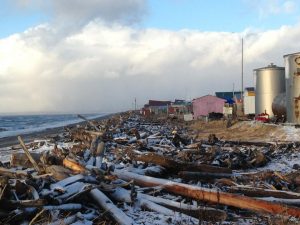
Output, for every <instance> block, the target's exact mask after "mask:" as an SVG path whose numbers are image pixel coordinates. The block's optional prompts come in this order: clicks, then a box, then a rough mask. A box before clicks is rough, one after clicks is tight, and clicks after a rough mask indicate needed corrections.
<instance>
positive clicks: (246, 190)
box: [229, 186, 300, 199]
mask: <svg viewBox="0 0 300 225" xmlns="http://www.w3.org/2000/svg"><path fill="white" fill-rule="evenodd" d="M229 192H232V193H242V194H244V195H246V196H250V197H274V198H284V199H300V193H296V192H291V191H278V190H267V189H262V188H255V187H246V186H232V187H230V189H229Z"/></svg>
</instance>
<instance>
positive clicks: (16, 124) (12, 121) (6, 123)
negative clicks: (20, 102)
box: [0, 113, 107, 138]
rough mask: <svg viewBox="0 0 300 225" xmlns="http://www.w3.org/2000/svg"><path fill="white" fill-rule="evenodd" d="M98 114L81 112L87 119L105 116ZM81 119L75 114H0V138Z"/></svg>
mask: <svg viewBox="0 0 300 225" xmlns="http://www.w3.org/2000/svg"><path fill="white" fill-rule="evenodd" d="M106 114H107V113H102V114H101V113H100V114H81V115H83V116H84V117H86V118H88V119H94V118H98V117H101V116H105V115H106ZM81 121H83V120H82V119H80V118H78V117H77V114H57V115H55V114H53V115H52V114H51V115H16V116H0V138H3V137H9V136H15V135H19V134H28V133H32V132H36V131H42V130H46V129H48V128H55V127H61V126H66V125H70V124H74V123H78V122H81Z"/></svg>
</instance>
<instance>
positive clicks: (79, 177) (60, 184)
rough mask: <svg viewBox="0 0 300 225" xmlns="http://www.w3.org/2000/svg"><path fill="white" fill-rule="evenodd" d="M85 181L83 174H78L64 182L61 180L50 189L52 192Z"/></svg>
mask: <svg viewBox="0 0 300 225" xmlns="http://www.w3.org/2000/svg"><path fill="white" fill-rule="evenodd" d="M83 180H84V176H83V175H82V174H77V175H75V176H71V177H68V178H66V179H64V180H61V181H59V182H57V183H54V184H51V185H50V188H51V189H52V190H54V189H63V188H64V187H65V186H68V185H70V184H73V183H75V182H79V181H83Z"/></svg>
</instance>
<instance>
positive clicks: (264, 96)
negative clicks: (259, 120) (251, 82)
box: [254, 63, 285, 118]
mask: <svg viewBox="0 0 300 225" xmlns="http://www.w3.org/2000/svg"><path fill="white" fill-rule="evenodd" d="M254 75H255V114H256V115H257V114H260V113H264V112H266V113H268V114H269V115H270V118H272V117H274V114H273V111H272V103H273V100H274V98H275V97H276V96H277V95H278V94H280V93H283V92H285V76H284V67H278V66H276V65H274V64H273V63H271V64H270V65H269V66H267V67H263V68H258V69H255V70H254Z"/></svg>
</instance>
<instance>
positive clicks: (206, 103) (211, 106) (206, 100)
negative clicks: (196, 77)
mask: <svg viewBox="0 0 300 225" xmlns="http://www.w3.org/2000/svg"><path fill="white" fill-rule="evenodd" d="M225 102H226V100H225V99H222V98H218V97H216V96H212V95H205V96H202V97H200V98H196V99H194V100H193V101H192V104H193V113H194V118H195V119H197V118H199V117H200V116H207V115H208V114H209V113H211V112H216V113H223V106H224V103H225Z"/></svg>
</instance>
